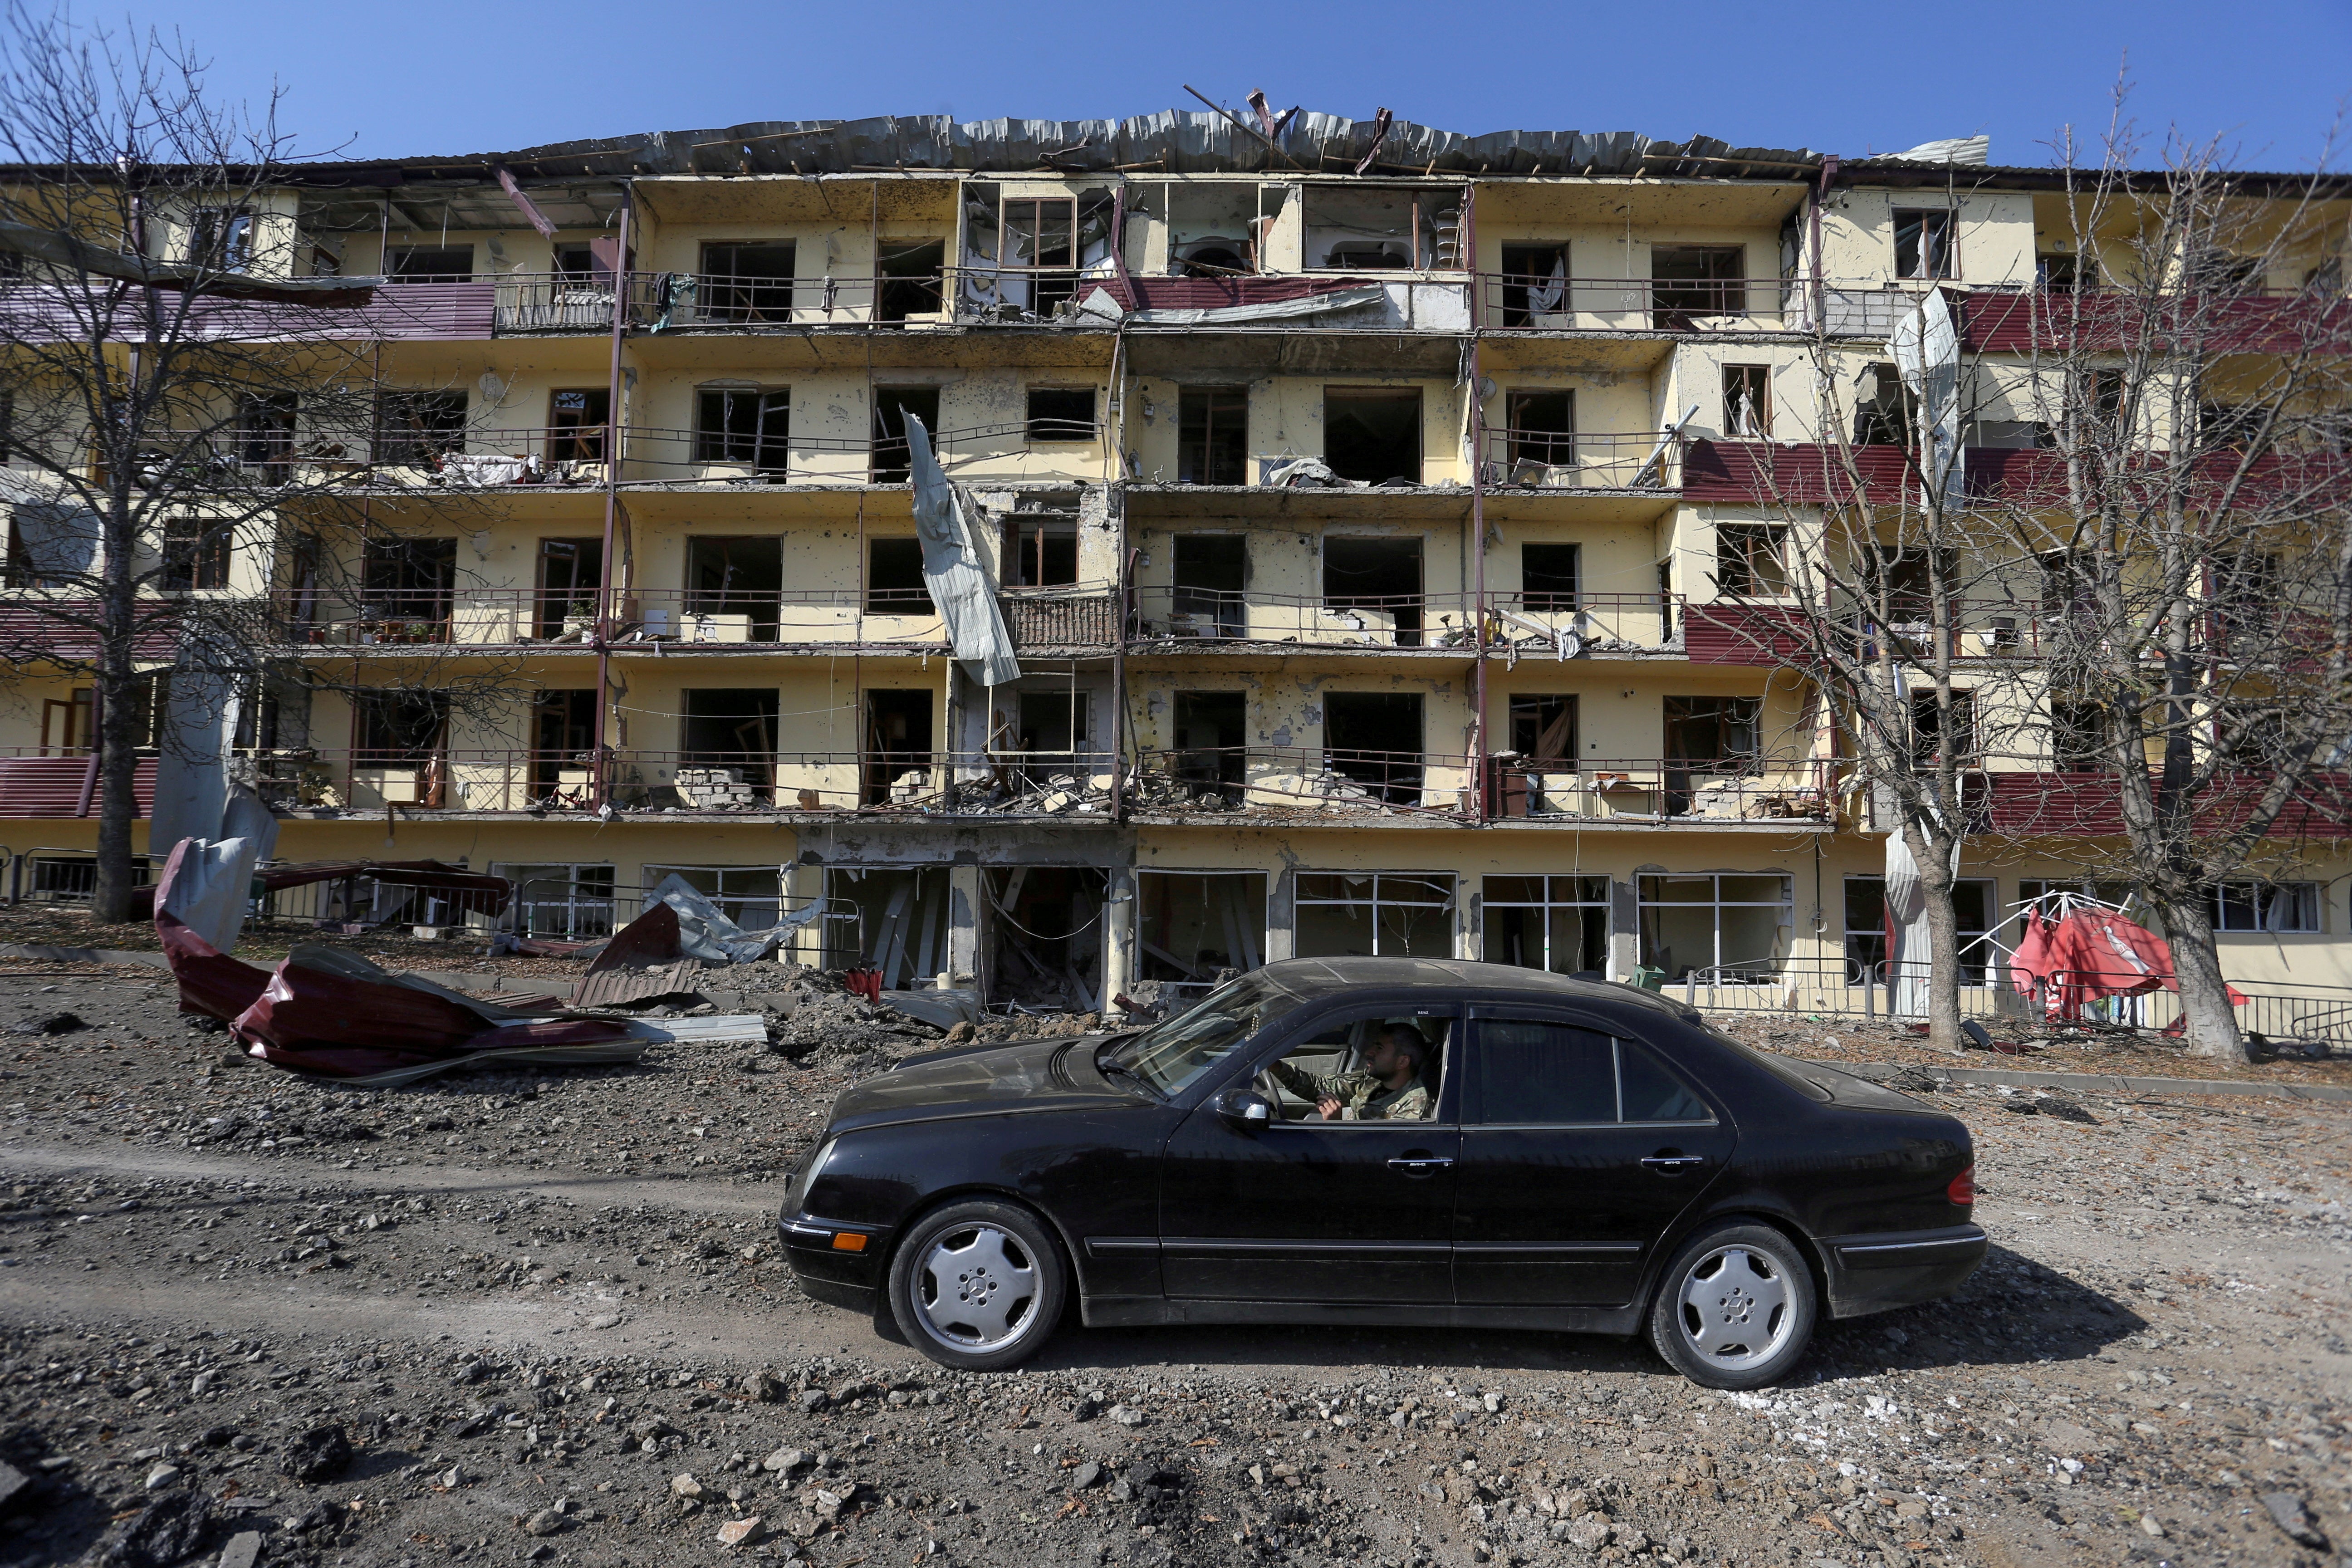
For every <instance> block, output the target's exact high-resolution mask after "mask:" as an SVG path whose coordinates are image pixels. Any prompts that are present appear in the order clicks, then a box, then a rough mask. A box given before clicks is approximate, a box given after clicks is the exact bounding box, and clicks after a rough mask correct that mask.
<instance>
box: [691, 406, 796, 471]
mask: <svg viewBox="0 0 2352 1568" xmlns="http://www.w3.org/2000/svg"><path fill="white" fill-rule="evenodd" d="M792 408H793V395H792V390H791V388H789V387H757V388H754V387H732V386H722V387H705V388H703V389H702V391H701V392H700V393H699V394H698V395H697V396H696V399H695V410H694V460H695V461H696V462H698V463H744V464H748V465H750V466H751V468H755V469H757V470H758V471H759V472H761V473H763V474H781V473H784V472H786V471H787V470H789V469H790V468H791V467H792V429H793V418H792Z"/></svg>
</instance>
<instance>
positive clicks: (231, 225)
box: [188, 207, 471, 272]
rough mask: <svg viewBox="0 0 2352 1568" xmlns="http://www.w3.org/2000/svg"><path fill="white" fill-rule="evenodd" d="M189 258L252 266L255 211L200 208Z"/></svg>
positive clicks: (235, 267) (233, 267)
mask: <svg viewBox="0 0 2352 1568" xmlns="http://www.w3.org/2000/svg"><path fill="white" fill-rule="evenodd" d="M467 254H468V257H469V258H470V256H471V252H468V253H467ZM188 260H189V262H190V263H191V264H192V265H194V266H197V267H209V268H215V269H216V270H219V271H222V272H242V271H244V270H245V269H246V268H248V267H250V266H252V265H253V214H252V213H251V212H250V211H248V210H247V209H246V208H244V207H200V208H198V209H197V210H196V212H195V213H194V216H193V217H192V218H191V220H190V222H189V224H188Z"/></svg>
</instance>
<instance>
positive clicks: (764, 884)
mask: <svg viewBox="0 0 2352 1568" xmlns="http://www.w3.org/2000/svg"><path fill="white" fill-rule="evenodd" d="M673 875H675V876H677V878H679V879H682V880H683V881H684V882H685V883H686V885H687V886H688V887H689V888H692V889H695V891H697V892H698V893H704V894H707V895H709V899H710V901H711V902H712V903H715V904H717V905H718V906H719V913H721V914H723V915H725V916H726V917H727V918H728V919H729V920H730V921H734V922H735V923H736V924H737V925H739V926H741V927H742V928H743V929H744V930H745V931H766V930H767V929H769V928H770V927H771V926H772V925H774V924H775V923H776V922H777V921H781V920H782V919H783V918H784V874H783V872H782V871H781V870H780V869H778V868H775V867H773V866H648V867H646V869H645V879H646V896H647V897H651V896H652V894H653V890H654V889H656V888H658V887H660V886H661V885H662V883H663V881H664V880H666V879H668V878H669V877H671V876H673Z"/></svg>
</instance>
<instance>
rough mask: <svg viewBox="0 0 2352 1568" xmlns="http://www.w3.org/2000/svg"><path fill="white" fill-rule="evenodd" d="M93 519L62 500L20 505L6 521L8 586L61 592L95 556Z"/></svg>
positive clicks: (96, 528)
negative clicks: (57, 589)
mask: <svg viewBox="0 0 2352 1568" xmlns="http://www.w3.org/2000/svg"><path fill="white" fill-rule="evenodd" d="M98 532H99V519H98V514H97V513H96V512H94V511H91V510H88V509H86V508H82V507H77V506H74V505H73V504H71V503H70V502H65V501H29V500H28V501H20V502H18V503H17V504H16V507H14V508H13V509H12V510H11V511H10V514H9V518H8V585H9V586H10V587H12V588H62V587H66V586H68V585H69V584H72V583H73V582H75V581H76V580H77V579H79V578H81V577H84V576H87V575H88V574H89V570H90V568H91V567H92V566H93V565H94V564H95V563H96V562H97V557H98Z"/></svg>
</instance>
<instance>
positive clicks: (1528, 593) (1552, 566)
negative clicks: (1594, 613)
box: [1519, 544, 1583, 613]
mask: <svg viewBox="0 0 2352 1568" xmlns="http://www.w3.org/2000/svg"><path fill="white" fill-rule="evenodd" d="M1582 551H1583V546H1581V545H1577V544H1522V545H1520V546H1519V605H1520V607H1521V608H1522V609H1528V610H1549V611H1553V612H1557V613H1565V612H1567V611H1570V610H1573V609H1575V608H1576V595H1577V574H1578V572H1579V571H1580V556H1581V554H1582Z"/></svg>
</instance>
